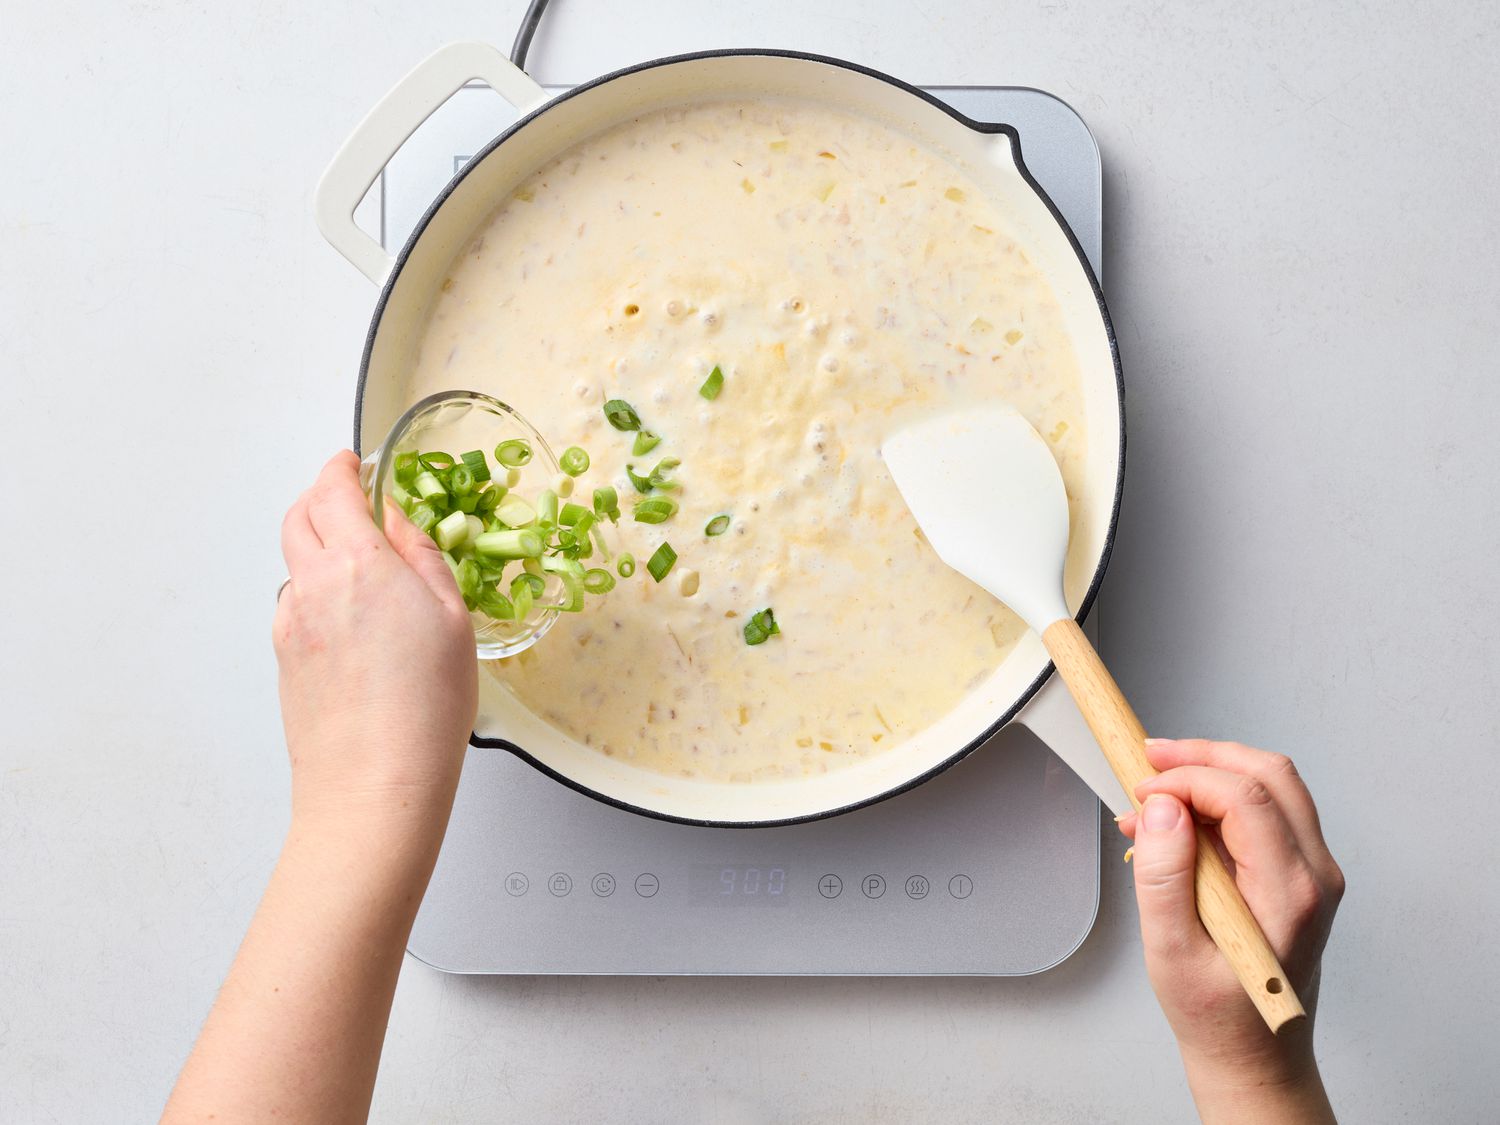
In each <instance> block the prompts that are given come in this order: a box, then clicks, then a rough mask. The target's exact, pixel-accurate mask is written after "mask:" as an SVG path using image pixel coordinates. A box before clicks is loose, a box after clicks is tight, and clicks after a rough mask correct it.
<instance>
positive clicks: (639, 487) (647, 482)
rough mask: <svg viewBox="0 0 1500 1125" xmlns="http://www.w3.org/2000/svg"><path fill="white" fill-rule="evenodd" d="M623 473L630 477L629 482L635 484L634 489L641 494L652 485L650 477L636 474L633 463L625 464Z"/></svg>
mask: <svg viewBox="0 0 1500 1125" xmlns="http://www.w3.org/2000/svg"><path fill="white" fill-rule="evenodd" d="M625 475H626V476H627V477H629V478H630V483H631V484H633V485H635V490H636V491H637V492H639V493H640V494H641V495H643V496H644V495H645V494H646V493H648V492H650V491H651V489H652V488H653V487H655V486H654V485H653V484H652V483H651V478H650V477H642V476H637V475H636V471H635V466H634V465H626V466H625Z"/></svg>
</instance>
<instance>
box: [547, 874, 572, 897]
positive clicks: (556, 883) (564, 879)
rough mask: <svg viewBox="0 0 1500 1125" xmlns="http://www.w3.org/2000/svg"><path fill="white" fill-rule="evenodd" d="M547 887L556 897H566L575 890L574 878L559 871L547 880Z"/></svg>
mask: <svg viewBox="0 0 1500 1125" xmlns="http://www.w3.org/2000/svg"><path fill="white" fill-rule="evenodd" d="M547 889H548V890H549V891H551V892H552V896H553V897H554V898H566V897H567V896H568V895H569V893H571V892H572V890H573V880H572V879H571V878H570V877H569V876H567V875H564V874H563V873H562V872H561V871H559V872H557V873H556V874H555V875H553V876H552V878H550V879H548V880H547Z"/></svg>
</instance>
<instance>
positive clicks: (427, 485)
mask: <svg viewBox="0 0 1500 1125" xmlns="http://www.w3.org/2000/svg"><path fill="white" fill-rule="evenodd" d="M412 487H413V488H415V489H416V490H417V495H418V496H420V497H421V498H422V499H423V500H433V499H436V498H437V497H439V496H441V497H442V498H443V499H444V500H446V499H447V498H448V490H447V489H446V488H444V487H443V482H442V481H440V480H438V479H437V477H436V476H434V475H433V474H432V473H430V472H424V473H418V474H417V476H416V479H415V480H414V481H412Z"/></svg>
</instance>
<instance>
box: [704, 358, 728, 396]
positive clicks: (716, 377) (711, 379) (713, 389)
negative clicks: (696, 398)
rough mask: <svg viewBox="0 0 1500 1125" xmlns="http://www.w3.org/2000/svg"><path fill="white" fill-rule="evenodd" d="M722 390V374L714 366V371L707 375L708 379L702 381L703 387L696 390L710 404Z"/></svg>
mask: <svg viewBox="0 0 1500 1125" xmlns="http://www.w3.org/2000/svg"><path fill="white" fill-rule="evenodd" d="M723 389H724V372H722V371H720V370H719V365H718V364H717V363H716V364H714V369H713V370H712V371H710V372H709V373H708V378H707V379H705V380H703V386H701V387H699V388H698V393H699V394H700V395H702V396H703V397H704V398H706V399H708V401H709V402H712V401H713V400H714V399H716V398H718V397H719V392H720V391H722V390H723Z"/></svg>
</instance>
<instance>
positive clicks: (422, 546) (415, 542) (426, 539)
mask: <svg viewBox="0 0 1500 1125" xmlns="http://www.w3.org/2000/svg"><path fill="white" fill-rule="evenodd" d="M385 537H386V539H388V540H389V541H390V544H391V546H392V547H393V548H394V549H395V551H396V554H398V555H400V556H401V558H402V560H403V561H404V562H405V563H406V565H407V566H409V567H411V568H412V569H413V570H414V571H416V572H417V576H418V577H420V578H421V579H422V581H423V582H426V583H427V586H428V589H430V590H431V591H432V592H433V593H434V594H436V595H437V596H438V597H439V598H441V599H442V600H444V601H449V600H452V599H454V598H456V597H458V583H457V582H456V581H455V580H454V578H453V572H452V571H451V570H449V569H448V564H447V563H446V562H444V561H443V552H442V551H440V550H439V549H438V545H437V544H436V543H434V542H433V541H432V537H431V536H429V535H426V534H424V533H423V532H421V531H420V530H418V528H417V525H416V524H414V523H412V522H411V520H409V519H407V518H406V513H405V512H403V511H402V510H401V509H400V508H399V507H398V506H397V505H395V504H392V503H390V502H389V501H387V503H386V506H385Z"/></svg>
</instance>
